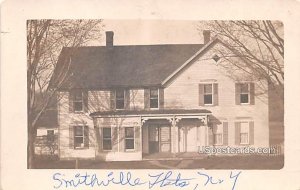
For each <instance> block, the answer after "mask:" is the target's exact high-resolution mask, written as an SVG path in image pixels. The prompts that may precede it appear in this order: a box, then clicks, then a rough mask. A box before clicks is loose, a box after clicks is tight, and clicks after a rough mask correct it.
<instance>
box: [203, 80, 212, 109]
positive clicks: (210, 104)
mask: <svg viewBox="0 0 300 190" xmlns="http://www.w3.org/2000/svg"><path fill="white" fill-rule="evenodd" d="M205 85H211V93H205ZM205 95H211V103H209V104H207V103H205ZM203 104H204V105H205V106H213V105H214V83H203Z"/></svg>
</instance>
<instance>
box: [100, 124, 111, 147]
mask: <svg viewBox="0 0 300 190" xmlns="http://www.w3.org/2000/svg"><path fill="white" fill-rule="evenodd" d="M105 130H107V132H108V131H109V133H105V132H104V131H105ZM111 133H112V130H111V128H110V127H104V128H102V134H103V135H102V149H103V150H112V134H111ZM107 134H108V135H109V136H108V135H107ZM106 135H107V136H106Z"/></svg>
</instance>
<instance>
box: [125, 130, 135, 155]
mask: <svg viewBox="0 0 300 190" xmlns="http://www.w3.org/2000/svg"><path fill="white" fill-rule="evenodd" d="M129 128H132V129H133V137H126V129H129ZM124 133H125V134H124V143H125V145H124V147H125V151H134V150H135V148H136V147H135V127H125V129H124ZM126 140H133V148H132V149H128V148H126Z"/></svg>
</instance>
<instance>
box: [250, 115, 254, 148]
mask: <svg viewBox="0 0 300 190" xmlns="http://www.w3.org/2000/svg"><path fill="white" fill-rule="evenodd" d="M249 144H250V145H253V144H254V121H250V122H249Z"/></svg>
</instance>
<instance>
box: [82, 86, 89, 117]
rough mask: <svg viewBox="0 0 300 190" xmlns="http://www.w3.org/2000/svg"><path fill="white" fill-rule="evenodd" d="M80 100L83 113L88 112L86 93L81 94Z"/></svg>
mask: <svg viewBox="0 0 300 190" xmlns="http://www.w3.org/2000/svg"><path fill="white" fill-rule="evenodd" d="M82 99H83V111H84V112H88V110H89V102H88V99H89V95H88V91H83V92H82Z"/></svg>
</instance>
